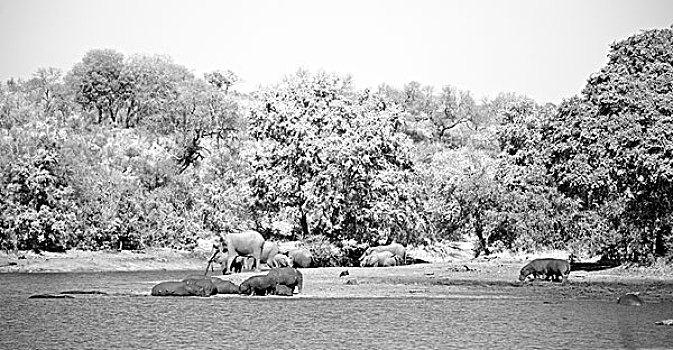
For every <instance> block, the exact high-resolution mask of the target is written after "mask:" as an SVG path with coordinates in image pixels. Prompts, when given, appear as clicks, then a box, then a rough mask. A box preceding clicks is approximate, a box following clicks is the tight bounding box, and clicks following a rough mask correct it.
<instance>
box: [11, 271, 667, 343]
mask: <svg viewBox="0 0 673 350" xmlns="http://www.w3.org/2000/svg"><path fill="white" fill-rule="evenodd" d="M185 275H186V274H185V272H166V271H164V272H162V271H157V272H133V273H66V274H0V349H228V348H239V349H252V348H254V349H365V348H366V349H637V348H669V349H673V327H667V326H657V325H655V324H654V323H655V322H656V321H660V320H663V319H670V318H673V304H671V303H659V304H646V305H645V306H643V307H628V306H622V305H617V304H616V303H611V302H610V303H609V302H605V301H596V300H572V299H567V300H562V301H560V302H559V301H558V300H556V301H553V302H550V301H545V300H527V299H524V298H521V297H519V296H516V295H512V296H511V298H510V297H507V296H506V297H504V298H503V297H497V298H494V297H489V296H479V295H474V296H470V297H465V296H460V297H452V296H447V297H408V298H407V297H405V298H275V297H272V298H263V297H254V298H249V297H240V296H232V297H211V298H198V297H187V298H179V297H178V298H172V297H162V298H159V297H151V296H149V295H148V294H149V291H150V289H151V288H152V286H153V285H154V284H156V283H158V282H161V281H166V280H177V279H180V278H182V277H184V276H185ZM67 290H100V291H103V292H107V293H109V294H108V295H76V296H75V298H74V299H28V296H30V295H32V294H39V293H58V292H61V291H67Z"/></svg>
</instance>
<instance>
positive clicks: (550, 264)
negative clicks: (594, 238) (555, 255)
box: [519, 259, 570, 284]
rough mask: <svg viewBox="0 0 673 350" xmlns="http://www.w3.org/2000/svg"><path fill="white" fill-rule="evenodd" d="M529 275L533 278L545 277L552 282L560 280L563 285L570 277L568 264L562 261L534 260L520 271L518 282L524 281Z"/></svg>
mask: <svg viewBox="0 0 673 350" xmlns="http://www.w3.org/2000/svg"><path fill="white" fill-rule="evenodd" d="M529 275H533V277H535V278H537V277H538V276H541V275H545V276H546V277H547V279H549V278H551V279H552V280H553V281H558V279H559V278H560V280H561V283H562V284H565V282H566V281H567V280H568V276H569V275H570V263H568V261H566V260H563V259H535V260H533V261H531V262H529V263H528V264H526V266H524V267H523V268H522V269H521V274H520V275H519V281H522V282H523V281H525V280H526V277H528V276H529Z"/></svg>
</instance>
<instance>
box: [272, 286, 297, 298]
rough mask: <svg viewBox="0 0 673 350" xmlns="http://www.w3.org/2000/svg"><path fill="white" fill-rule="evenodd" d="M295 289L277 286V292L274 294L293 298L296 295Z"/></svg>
mask: <svg viewBox="0 0 673 350" xmlns="http://www.w3.org/2000/svg"><path fill="white" fill-rule="evenodd" d="M293 289H294V288H292V287H288V286H286V285H284V284H277V285H276V290H275V291H274V292H273V294H275V295H282V296H285V297H291V296H292V295H293V294H294V291H293Z"/></svg>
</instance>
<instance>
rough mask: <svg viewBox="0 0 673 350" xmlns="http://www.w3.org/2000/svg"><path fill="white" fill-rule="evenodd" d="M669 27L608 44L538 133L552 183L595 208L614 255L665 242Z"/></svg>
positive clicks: (646, 255)
mask: <svg viewBox="0 0 673 350" xmlns="http://www.w3.org/2000/svg"><path fill="white" fill-rule="evenodd" d="M672 113H673V30H671V29H662V30H650V31H645V32H643V33H640V34H638V35H634V36H632V37H630V38H628V39H626V40H623V41H620V42H617V43H615V44H613V45H612V47H611V51H610V54H609V60H608V63H607V65H606V66H605V67H604V68H602V69H601V70H600V72H598V73H597V74H594V75H593V76H591V77H590V78H589V80H588V82H587V85H586V87H585V88H584V90H583V92H582V97H580V98H573V99H570V100H567V101H565V102H564V103H563V104H562V105H561V106H560V108H559V110H558V113H557V114H556V115H555V117H554V118H553V119H552V120H551V122H550V124H549V126H548V128H547V129H546V133H545V135H544V137H543V139H545V140H547V141H548V143H547V146H548V150H549V164H548V166H549V170H550V171H551V175H552V176H553V177H554V179H555V181H556V182H557V183H558V187H559V190H561V191H562V192H563V193H565V194H566V195H568V196H571V197H574V198H578V199H580V200H581V203H582V207H583V209H584V210H586V211H594V212H600V213H602V214H603V215H601V216H602V217H604V218H605V220H607V227H609V231H610V232H604V233H602V234H599V235H598V237H595V238H596V239H599V240H601V241H602V243H603V245H604V246H605V247H609V248H611V249H612V250H613V251H614V252H615V254H616V255H617V257H621V258H628V259H630V260H637V261H643V260H646V261H651V260H652V258H653V257H654V256H655V255H656V254H663V253H665V251H666V249H670V248H671V247H670V234H671V219H672V217H671V212H672V209H673V207H672V200H673V196H672V195H673V187H672V183H673V117H672Z"/></svg>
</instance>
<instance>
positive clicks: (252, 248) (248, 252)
mask: <svg viewBox="0 0 673 350" xmlns="http://www.w3.org/2000/svg"><path fill="white" fill-rule="evenodd" d="M263 246H264V237H262V235H261V234H260V233H259V232H257V231H253V230H249V231H243V232H237V233H229V234H227V236H226V237H220V244H219V247H216V249H215V251H214V252H213V255H212V256H211V258H210V261H211V262H212V261H213V259H214V258H215V256H216V255H217V254H218V252H219V251H221V252H222V253H224V252H227V254H228V255H227V262H226V264H225V266H224V270H223V271H222V274H225V275H226V274H228V273H231V271H232V263H233V262H234V260H235V259H236V257H238V256H242V257H245V256H251V257H253V258H254V259H255V262H254V264H253V269H254V270H255V271H256V272H259V271H260V268H259V265H260V261H261V259H260V258H261V256H262V247H263Z"/></svg>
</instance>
